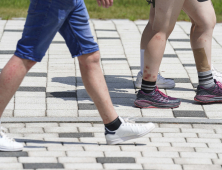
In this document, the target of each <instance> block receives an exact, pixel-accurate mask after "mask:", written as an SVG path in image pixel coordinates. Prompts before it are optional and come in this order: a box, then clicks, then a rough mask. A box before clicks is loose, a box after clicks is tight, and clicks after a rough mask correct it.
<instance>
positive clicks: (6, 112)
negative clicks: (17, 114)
mask: <svg viewBox="0 0 222 170" xmlns="http://www.w3.org/2000/svg"><path fill="white" fill-rule="evenodd" d="M2 116H3V117H13V110H12V109H6V110H4V112H3V114H2Z"/></svg>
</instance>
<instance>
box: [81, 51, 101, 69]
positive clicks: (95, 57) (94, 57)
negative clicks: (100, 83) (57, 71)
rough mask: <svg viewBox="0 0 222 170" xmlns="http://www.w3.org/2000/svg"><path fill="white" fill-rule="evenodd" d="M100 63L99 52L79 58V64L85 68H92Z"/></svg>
mask: <svg viewBox="0 0 222 170" xmlns="http://www.w3.org/2000/svg"><path fill="white" fill-rule="evenodd" d="M99 62H100V54H99V52H95V53H93V54H91V55H84V56H81V57H79V64H80V66H82V67H84V68H91V66H92V65H99Z"/></svg>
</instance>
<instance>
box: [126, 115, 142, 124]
mask: <svg viewBox="0 0 222 170" xmlns="http://www.w3.org/2000/svg"><path fill="white" fill-rule="evenodd" d="M137 119H138V118H134V117H127V118H123V120H124V122H125V123H124V124H125V125H127V126H141V125H140V124H136V120H137Z"/></svg>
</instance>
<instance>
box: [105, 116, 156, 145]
mask: <svg viewBox="0 0 222 170" xmlns="http://www.w3.org/2000/svg"><path fill="white" fill-rule="evenodd" d="M119 119H120V121H121V122H122V124H121V125H120V127H119V129H117V130H116V131H109V130H108V129H107V128H105V137H106V141H107V144H108V145H115V144H118V143H122V142H124V141H127V140H130V139H135V138H140V137H142V136H144V135H146V134H148V133H149V132H151V131H152V130H153V129H154V128H155V125H154V124H153V123H147V124H138V123H133V122H132V121H131V120H129V119H125V120H124V119H123V118H121V117H119Z"/></svg>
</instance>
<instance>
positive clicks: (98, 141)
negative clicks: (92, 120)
mask: <svg viewBox="0 0 222 170" xmlns="http://www.w3.org/2000/svg"><path fill="white" fill-rule="evenodd" d="M80 141H81V142H83V143H87V142H89V141H90V142H95V143H100V144H102V143H106V139H105V138H95V137H94V138H86V137H84V138H80Z"/></svg>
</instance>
